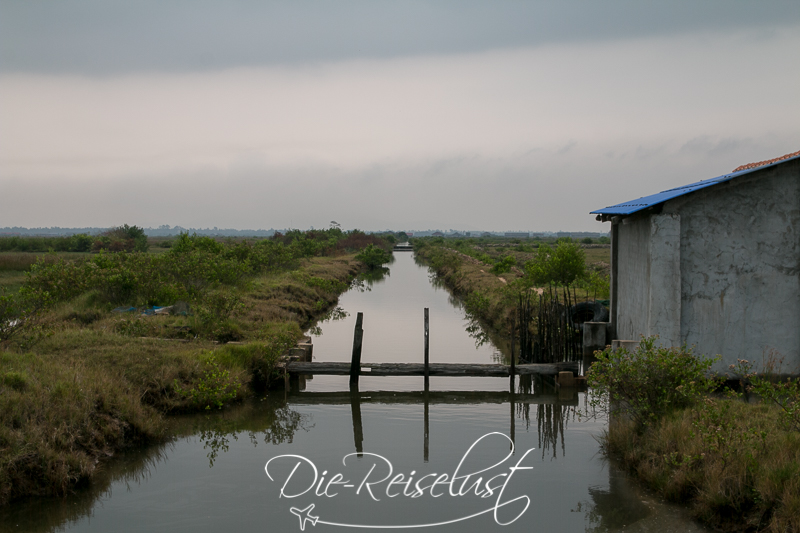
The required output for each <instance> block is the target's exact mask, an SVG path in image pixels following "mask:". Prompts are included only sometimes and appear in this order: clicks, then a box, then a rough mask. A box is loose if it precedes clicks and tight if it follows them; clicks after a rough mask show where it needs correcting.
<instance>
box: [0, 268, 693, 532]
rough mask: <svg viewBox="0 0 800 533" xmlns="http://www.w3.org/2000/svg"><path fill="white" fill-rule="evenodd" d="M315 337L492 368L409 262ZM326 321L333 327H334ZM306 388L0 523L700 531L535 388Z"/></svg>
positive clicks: (325, 379)
mask: <svg viewBox="0 0 800 533" xmlns="http://www.w3.org/2000/svg"><path fill="white" fill-rule="evenodd" d="M395 256H396V257H395V260H394V262H393V263H392V264H391V265H390V271H389V272H385V273H384V275H383V276H382V277H377V278H376V277H375V276H374V275H373V276H372V277H371V278H370V279H367V280H363V282H361V283H357V284H356V286H355V287H354V288H353V289H351V290H350V291H349V292H347V293H345V294H343V295H342V296H341V298H340V300H339V309H338V310H337V312H336V313H334V314H332V315H331V317H330V320H328V321H326V322H323V323H321V324H319V325H318V327H317V328H312V330H311V331H310V333H312V334H313V336H314V359H315V361H349V358H350V356H351V352H352V346H353V331H354V325H355V319H356V316H357V313H358V312H362V313H363V346H362V361H363V362H364V363H370V362H375V363H378V362H420V361H421V360H422V358H423V355H424V347H425V342H424V330H423V311H422V310H423V309H424V308H426V307H427V308H428V309H429V315H430V335H429V355H430V359H431V362H445V363H446V362H459V363H494V362H498V361H500V360H501V359H502V358H503V357H504V356H503V354H502V353H501V352H500V350H499V349H498V348H497V347H496V346H494V345H492V344H491V343H485V344H483V345H481V346H478V347H476V343H475V339H474V338H473V337H471V336H470V335H469V334H468V332H467V331H465V323H466V320H465V315H464V312H463V310H462V309H461V308H460V304H459V302H458V300H456V299H454V298H453V297H452V296H451V295H450V293H449V292H447V291H446V290H444V289H443V288H441V287H439V286H436V284H433V283H431V280H430V279H429V275H428V271H427V269H426V268H424V267H421V266H419V265H417V264H415V262H414V260H413V258H412V256H411V254H402V253H396V254H395ZM334 318H336V319H338V320H334ZM423 379H424V378H423V377H421V376H419V377H416V376H415V377H370V376H368V375H364V374H362V376H361V377H360V380H359V384H358V387H357V388H356V387H351V386H350V384H349V378H348V377H347V376H314V377H313V379H306V380H305V383H304V386H302V387H300V386H298V387H296V388H294V389H291V390H289V391H285V390H277V391H270V392H266V393H263V394H262V395H259V396H258V397H255V398H250V399H246V400H245V401H244V402H243V403H241V404H239V405H234V406H232V407H227V408H226V409H223V410H211V411H208V412H204V413H201V414H188V415H181V416H174V417H170V418H169V419H167V423H168V427H167V428H166V432H167V434H168V435H169V436H170V438H169V440H168V442H166V443H164V444H158V445H153V446H150V447H146V448H142V449H137V450H129V451H127V452H124V453H119V454H117V456H116V457H114V458H112V459H110V460H108V461H107V462H105V463H104V464H105V465H106V467H105V468H104V469H103V470H102V472H100V473H99V474H98V475H96V476H95V478H94V479H93V480H92V482H91V483H88V485H87V486H86V487H83V488H81V489H79V490H77V491H75V493H74V494H69V495H67V496H66V497H64V498H58V499H43V498H39V499H33V500H31V499H29V500H23V501H18V502H15V503H12V504H11V505H8V506H6V507H5V508H4V509H2V511H0V529H2V530H4V531H50V530H55V529H63V530H65V531H111V530H113V531H142V530H153V531H160V530H166V529H168V530H170V531H186V532H189V531H192V532H196V531H219V530H225V529H230V528H232V527H233V528H236V529H237V530H239V531H263V530H265V529H269V530H271V531H272V530H276V531H308V530H312V529H313V530H330V531H342V530H344V531H347V530H353V531H356V530H358V531H362V530H363V528H364V527H369V528H385V527H392V528H399V529H403V528H412V527H414V528H419V527H423V529H424V530H431V531H531V530H538V529H542V530H545V531H581V532H583V531H587V530H588V531H622V530H623V529H624V530H626V531H629V530H634V531H636V530H640V531H652V530H658V531H703V529H702V528H701V527H699V526H697V525H696V524H694V523H693V522H692V521H690V520H689V519H688V518H687V517H686V514H685V512H684V511H683V510H682V509H680V508H677V507H673V506H670V505H667V504H664V503H662V502H661V501H659V499H658V498H655V497H653V496H652V495H650V494H648V493H644V492H642V491H641V490H640V489H639V488H637V486H636V485H635V484H631V483H630V482H629V481H628V479H627V477H626V476H625V475H624V474H623V473H621V472H620V471H619V470H618V469H616V468H615V467H613V466H611V465H609V464H608V463H607V462H606V461H604V460H603V459H602V456H601V455H600V454H599V444H598V441H597V440H596V439H597V437H598V436H599V435H600V434H602V432H603V431H604V429H605V423H604V422H602V421H599V420H588V421H587V420H586V419H585V418H582V417H580V416H579V411H581V410H584V409H585V408H586V407H587V405H588V404H587V399H586V396H585V393H579V392H576V391H574V390H569V391H568V390H565V389H556V388H554V387H553V386H552V385H550V384H548V382H546V381H543V380H541V379H537V378H522V377H520V378H519V381H518V382H517V383H516V386H515V388H514V389H513V391H509V389H508V378H491V377H435V376H432V377H431V378H430V386H429V388H428V391H427V392H425V391H424V386H423Z"/></svg>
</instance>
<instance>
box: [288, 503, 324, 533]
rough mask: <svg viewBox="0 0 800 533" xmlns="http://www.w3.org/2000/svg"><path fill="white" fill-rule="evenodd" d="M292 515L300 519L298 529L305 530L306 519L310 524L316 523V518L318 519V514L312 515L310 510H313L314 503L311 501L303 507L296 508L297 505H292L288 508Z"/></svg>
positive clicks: (314, 524)
mask: <svg viewBox="0 0 800 533" xmlns="http://www.w3.org/2000/svg"><path fill="white" fill-rule="evenodd" d="M289 510H290V511H291V512H292V514H293V515H296V516H297V518H299V519H300V531H305V529H306V521H309V522H311V525H312V526H316V525H317V520H319V517H318V516H312V515H311V511H313V510H314V504H313V503H312V504H311V505H309V506H308V507H306V508H305V509H298V508H297V507H292V508H291V509H289Z"/></svg>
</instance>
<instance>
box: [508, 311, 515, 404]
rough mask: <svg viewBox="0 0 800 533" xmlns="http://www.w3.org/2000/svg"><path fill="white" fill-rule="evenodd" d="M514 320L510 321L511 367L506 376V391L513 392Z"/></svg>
mask: <svg viewBox="0 0 800 533" xmlns="http://www.w3.org/2000/svg"><path fill="white" fill-rule="evenodd" d="M514 372H515V368H514V322H513V321H512V322H511V368H510V370H509V373H508V376H509V379H508V392H510V393H511V394H514Z"/></svg>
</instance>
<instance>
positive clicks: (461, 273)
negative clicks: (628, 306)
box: [413, 238, 610, 334]
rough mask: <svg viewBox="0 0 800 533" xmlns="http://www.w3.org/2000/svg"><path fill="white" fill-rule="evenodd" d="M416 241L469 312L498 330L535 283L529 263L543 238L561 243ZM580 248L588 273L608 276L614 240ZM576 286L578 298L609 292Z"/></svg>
mask: <svg viewBox="0 0 800 533" xmlns="http://www.w3.org/2000/svg"><path fill="white" fill-rule="evenodd" d="M413 243H414V253H415V255H416V257H417V258H418V259H419V260H421V261H422V262H424V263H425V264H426V265H428V266H429V267H430V268H431V269H432V270H433V272H435V274H436V275H437V277H438V278H439V279H440V280H442V282H443V283H444V284H445V286H447V287H448V288H449V289H450V290H451V291H453V293H455V294H456V295H457V296H458V297H460V298H461V299H462V300H463V301H464V304H465V308H466V310H467V312H468V313H469V314H470V315H471V316H472V317H474V318H476V319H479V320H480V321H481V322H482V323H483V324H485V325H486V326H487V327H488V328H490V329H491V330H493V331H494V332H502V333H504V334H505V333H507V332H508V328H509V324H510V323H511V318H512V316H513V315H514V312H515V310H516V306H517V302H518V300H517V297H518V294H519V293H520V292H525V291H526V290H528V287H530V286H531V283H530V281H529V280H527V279H526V270H525V265H526V264H528V263H529V262H531V261H533V260H535V258H536V257H537V251H538V247H539V246H540V245H541V244H551V245H555V244H556V243H555V242H552V243H541V242H534V241H525V242H521V243H513V242H509V241H508V240H507V239H489V238H482V239H442V238H423V239H414V240H413ZM581 252H582V254H583V255H582V261H583V262H584V267H585V273H586V276H589V275H592V274H594V275H595V276H596V277H598V278H601V279H602V278H605V279H607V278H608V273H609V260H610V248H609V246H608V245H594V246H587V245H583V247H582V248H581ZM508 258H512V259H508ZM548 290H549V289H548ZM559 290H562V291H563V289H559ZM571 291H574V293H575V295H576V296H577V299H578V301H582V300H587V299H591V298H594V297H597V298H605V297H607V296H606V294H605V293H598V292H597V291H596V290H594V289H593V288H592V287H590V286H589V285H588V284H585V283H584V284H582V283H580V282H578V283H575V284H573V285H572V287H571Z"/></svg>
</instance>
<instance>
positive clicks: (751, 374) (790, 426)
mask: <svg viewBox="0 0 800 533" xmlns="http://www.w3.org/2000/svg"><path fill="white" fill-rule="evenodd" d="M730 368H731V370H733V371H735V372H736V373H737V374H738V375H739V376H740V377H741V378H742V379H743V380H745V381H748V382H749V385H747V390H748V391H749V392H754V393H756V394H757V395H758V396H760V397H761V399H762V400H763V401H765V402H767V403H771V404H773V405H776V406H778V407H779V408H780V413H781V415H780V418H781V423H782V424H783V426H784V427H785V428H786V429H787V430H790V431H800V380H798V379H796V378H795V379H792V378H786V379H785V381H780V380H779V379H778V378H777V376H776V375H775V368H774V364H773V363H771V362H768V363H767V365H766V368H765V369H764V370H765V372H763V373H761V374H759V373H758V372H755V371H754V370H753V364H752V363H751V362H750V361H747V360H746V359H739V362H738V363H737V364H736V365H731V366H730Z"/></svg>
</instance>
